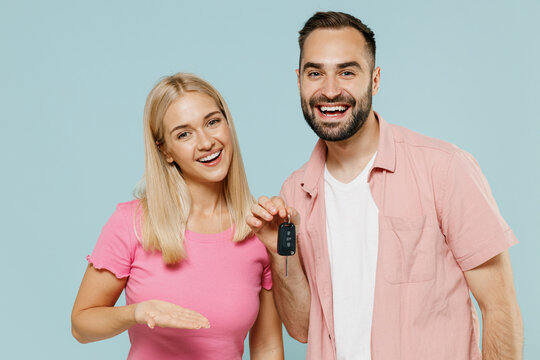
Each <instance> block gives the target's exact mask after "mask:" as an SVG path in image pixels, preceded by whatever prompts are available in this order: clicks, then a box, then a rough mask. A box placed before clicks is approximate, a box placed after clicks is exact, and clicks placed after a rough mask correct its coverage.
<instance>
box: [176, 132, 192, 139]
mask: <svg viewBox="0 0 540 360" xmlns="http://www.w3.org/2000/svg"><path fill="white" fill-rule="evenodd" d="M188 136H189V132H187V131H184V132H181V133H179V134H178V135H177V137H178V139H180V140H182V139H185V138H187V137H188Z"/></svg>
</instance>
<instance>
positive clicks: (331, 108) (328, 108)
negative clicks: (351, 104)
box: [320, 105, 348, 112]
mask: <svg viewBox="0 0 540 360" xmlns="http://www.w3.org/2000/svg"><path fill="white" fill-rule="evenodd" d="M347 108H348V107H347V106H341V105H337V106H321V107H320V109H321V111H325V112H326V111H345V110H347Z"/></svg>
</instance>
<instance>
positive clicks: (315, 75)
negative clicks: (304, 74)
mask: <svg viewBox="0 0 540 360" xmlns="http://www.w3.org/2000/svg"><path fill="white" fill-rule="evenodd" d="M308 76H309V77H318V76H321V73H320V72H318V71H312V72H310V73H309V74H308Z"/></svg>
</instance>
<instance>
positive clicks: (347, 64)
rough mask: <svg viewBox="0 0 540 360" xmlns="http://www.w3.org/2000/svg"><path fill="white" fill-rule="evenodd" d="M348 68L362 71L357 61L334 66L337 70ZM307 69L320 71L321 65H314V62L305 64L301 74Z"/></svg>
mask: <svg viewBox="0 0 540 360" xmlns="http://www.w3.org/2000/svg"><path fill="white" fill-rule="evenodd" d="M348 67H355V68H358V69H360V70H362V67H361V66H360V64H359V63H358V61H347V62H344V63H341V64H337V65H336V68H338V69H345V68H348ZM308 68H312V69H322V68H323V64H320V63H314V62H307V63H305V64H304V68H303V69H302V72H305V71H306V69H308Z"/></svg>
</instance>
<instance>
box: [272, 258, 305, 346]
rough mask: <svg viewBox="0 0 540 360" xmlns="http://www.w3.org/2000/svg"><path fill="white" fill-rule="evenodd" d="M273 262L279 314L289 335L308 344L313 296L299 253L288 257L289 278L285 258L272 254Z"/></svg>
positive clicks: (273, 277)
mask: <svg viewBox="0 0 540 360" xmlns="http://www.w3.org/2000/svg"><path fill="white" fill-rule="evenodd" d="M271 261H272V281H273V289H274V299H275V302H276V307H277V310H278V313H279V315H280V317H281V320H282V321H283V324H284V325H285V327H286V328H287V331H288V333H289V335H290V336H292V337H293V338H295V339H296V340H298V341H300V342H303V343H306V342H307V336H308V327H309V308H310V303H311V294H310V290H309V284H308V281H307V279H306V276H305V275H304V270H303V269H302V266H301V264H300V259H299V257H298V253H296V255H293V256H289V257H288V275H287V276H285V257H284V256H280V255H277V254H275V253H274V254H271Z"/></svg>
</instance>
